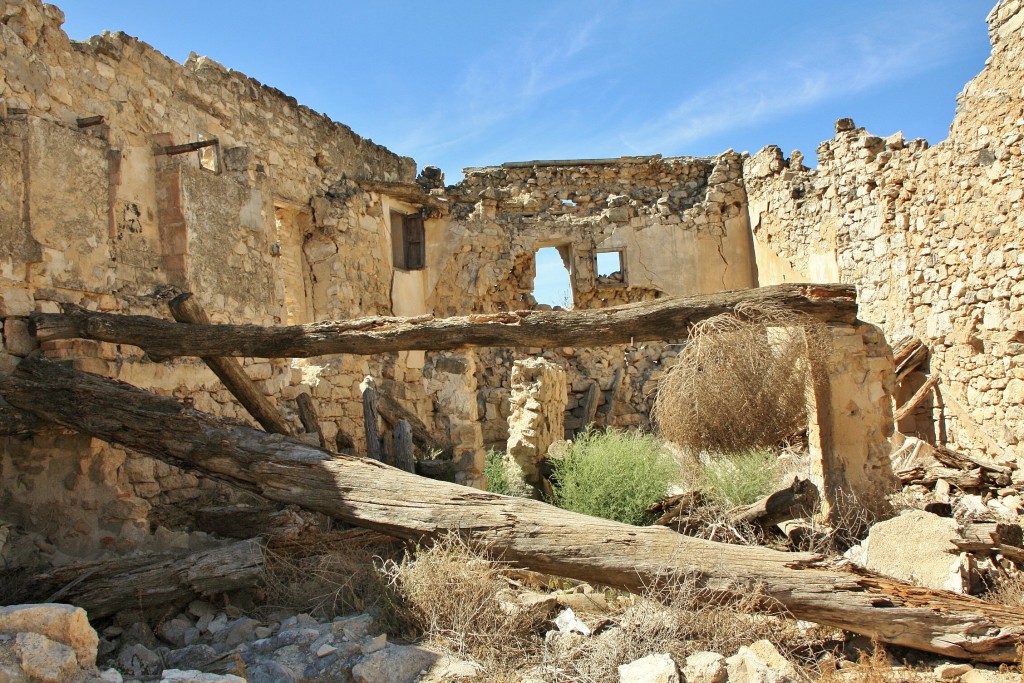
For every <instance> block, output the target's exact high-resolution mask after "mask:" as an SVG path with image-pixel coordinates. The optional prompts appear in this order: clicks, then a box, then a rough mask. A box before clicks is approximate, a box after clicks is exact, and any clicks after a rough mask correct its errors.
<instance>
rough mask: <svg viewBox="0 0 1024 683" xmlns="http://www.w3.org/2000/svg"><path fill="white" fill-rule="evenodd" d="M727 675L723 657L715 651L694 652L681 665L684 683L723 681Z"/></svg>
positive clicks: (717, 682)
mask: <svg viewBox="0 0 1024 683" xmlns="http://www.w3.org/2000/svg"><path fill="white" fill-rule="evenodd" d="M727 675H728V672H727V671H726V668H725V657H723V656H722V655H720V654H718V653H717V652H694V653H693V654H692V655H690V656H689V657H687V658H686V665H685V666H684V667H683V679H684V680H685V681H686V683H725V681H726V676H727Z"/></svg>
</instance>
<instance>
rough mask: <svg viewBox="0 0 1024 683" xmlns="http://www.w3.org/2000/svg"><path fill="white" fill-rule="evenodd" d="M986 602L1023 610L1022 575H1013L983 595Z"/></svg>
mask: <svg viewBox="0 0 1024 683" xmlns="http://www.w3.org/2000/svg"><path fill="white" fill-rule="evenodd" d="M985 599H986V600H990V601H991V602H995V603H998V604H1000V605H1006V606H1007V607H1016V608H1019V609H1024V574H1014V575H1013V576H1011V577H1010V578H1008V579H1006V580H1004V581H1002V582H1001V583H999V585H997V586H996V587H995V588H993V589H992V590H990V591H989V592H988V593H987V594H986V595H985Z"/></svg>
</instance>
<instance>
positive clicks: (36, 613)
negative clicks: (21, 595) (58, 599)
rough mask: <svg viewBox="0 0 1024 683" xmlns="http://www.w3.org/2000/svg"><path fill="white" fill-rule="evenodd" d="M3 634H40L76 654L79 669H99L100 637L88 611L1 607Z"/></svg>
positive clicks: (49, 606) (53, 605) (61, 607)
mask: <svg viewBox="0 0 1024 683" xmlns="http://www.w3.org/2000/svg"><path fill="white" fill-rule="evenodd" d="M0 633H39V634H41V635H44V636H46V637H47V638H49V639H50V640H55V641H57V642H58V643H64V644H65V645H68V646H70V647H71V649H73V650H74V651H75V656H76V658H77V659H78V664H79V666H81V667H83V668H93V667H95V666H96V648H97V646H98V645H99V636H97V635H96V631H94V630H93V628H92V626H90V625H89V617H88V615H86V613H85V610H84V609H81V608H79V607H75V606H74V605H60V604H56V603H43V604H39V605H11V606H9V607H0Z"/></svg>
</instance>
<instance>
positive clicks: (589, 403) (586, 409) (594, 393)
mask: <svg viewBox="0 0 1024 683" xmlns="http://www.w3.org/2000/svg"><path fill="white" fill-rule="evenodd" d="M600 397H601V386H600V385H599V384H598V382H597V380H591V381H590V386H589V387H587V393H586V394H584V396H583V416H582V419H581V420H580V427H579V429H577V430H576V433H577V434H579V433H580V432H582V431H584V430H585V429H586V428H587V425H589V424H590V423H592V422H593V421H594V420H595V419H596V418H597V402H598V400H599V399H600Z"/></svg>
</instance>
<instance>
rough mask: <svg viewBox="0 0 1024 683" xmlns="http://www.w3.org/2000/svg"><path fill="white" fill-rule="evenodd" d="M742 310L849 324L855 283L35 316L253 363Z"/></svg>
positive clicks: (608, 338)
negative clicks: (523, 304)
mask: <svg viewBox="0 0 1024 683" xmlns="http://www.w3.org/2000/svg"><path fill="white" fill-rule="evenodd" d="M744 307H755V308H758V307H774V308H784V309H786V310H790V311H795V312H799V313H805V314H807V315H810V316H813V317H815V318H818V319H820V320H823V321H826V322H841V323H853V322H854V320H855V319H856V317H857V292H856V288H855V287H854V286H853V285H806V284H804V285H798V284H785V285H774V286H771V287H760V288H757V289H742V290H735V291H731V292H718V293H715V294H702V295H698V296H690V297H679V298H664V299H656V300H654V301H646V302H642V303H636V304H628V305H625V306H615V307H612V308H601V309H592V310H583V311H513V312H506V313H485V314H479V315H469V316H462V317H455V318H442V319H435V318H433V317H432V316H420V317H416V318H392V317H373V318H363V319H360V320H348V321H337V322H321V323H310V324H307V325H291V326H286V327H273V328H269V327H260V326H258V325H187V326H186V325H178V324H176V323H173V322H170V321H168V320H161V319H159V318H153V317H149V316H138V315H132V316H128V315H117V314H113V313H97V312H92V311H86V310H85V309H82V308H80V307H78V306H70V305H69V306H65V308H64V313H34V314H33V315H32V316H31V318H30V321H31V329H32V331H33V333H34V334H35V335H36V337H38V339H39V340H40V341H41V342H42V341H52V340H55V339H74V338H82V339H95V340H98V341H106V342H113V343H117V344H132V345H134V346H138V347H140V348H142V349H144V350H145V351H147V352H148V353H150V354H152V355H155V356H159V357H170V356H251V357H257V358H308V357H310V356H322V355H329V354H336V353H350V354H359V355H374V354H379V353H387V352H391V351H409V350H423V351H446V350H452V349H465V348H473V347H494V346H498V347H531V346H540V347H549V348H550V347H558V346H609V345H612V344H626V343H632V342H644V341H654V340H668V339H679V338H682V337H685V336H686V335H687V333H688V331H689V327H690V326H691V325H693V324H694V323H698V322H700V321H702V320H706V319H707V318H710V317H713V316H715V315H719V314H721V313H726V312H733V311H736V310H739V311H741V312H742V309H743V308H744Z"/></svg>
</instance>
